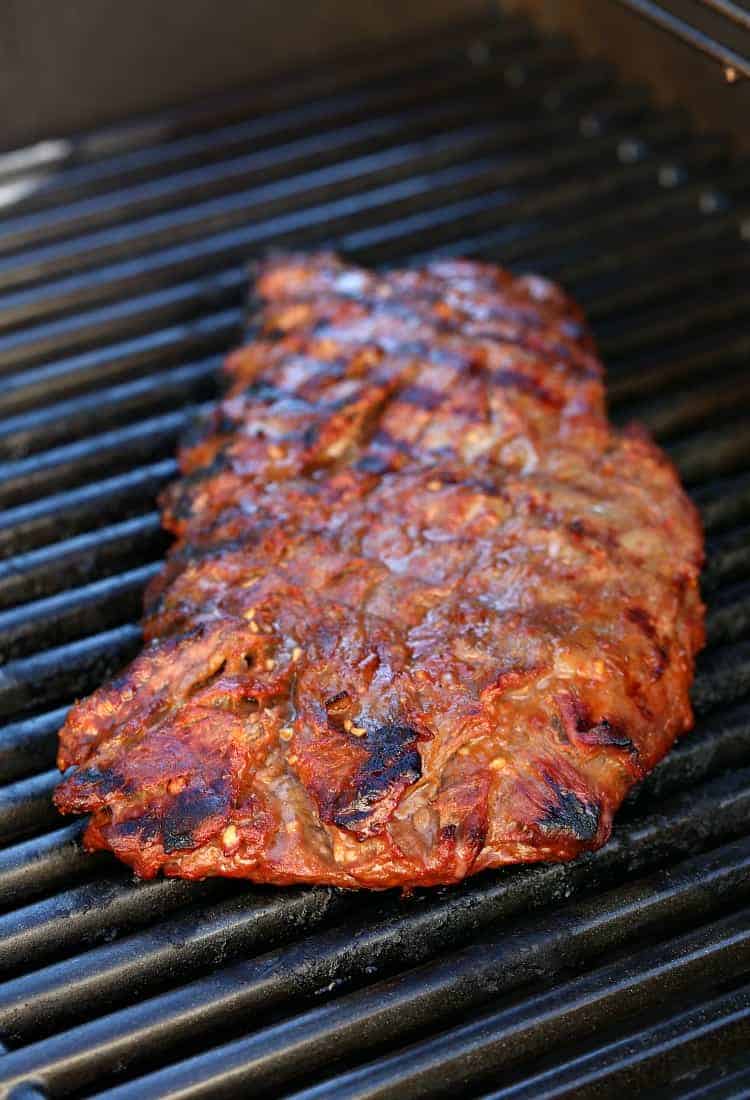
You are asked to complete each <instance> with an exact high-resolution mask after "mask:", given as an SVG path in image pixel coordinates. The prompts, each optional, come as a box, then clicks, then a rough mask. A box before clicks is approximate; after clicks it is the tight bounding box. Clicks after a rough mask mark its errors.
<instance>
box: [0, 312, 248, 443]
mask: <svg viewBox="0 0 750 1100" xmlns="http://www.w3.org/2000/svg"><path fill="white" fill-rule="evenodd" d="M225 335H227V336H228V335H229V334H228V333H227V334H225ZM230 342H231V341H230V340H226V341H225V342H224V346H225V347H226V346H228V345H229V343H230ZM220 363H221V358H220V357H219V358H216V357H215V358H212V359H204V360H201V361H200V362H198V363H195V362H191V363H188V364H187V365H185V366H183V367H172V368H167V369H164V370H159V369H158V367H154V369H153V370H152V371H150V372H149V373H148V374H147V375H146V377H144V378H138V379H136V380H135V381H133V382H123V383H121V384H120V385H117V386H108V387H106V388H105V389H94V390H93V391H92V390H91V389H89V388H87V389H86V391H85V392H84V394H83V395H81V396H78V397H75V398H72V399H69V400H67V401H59V402H56V403H55V404H52V405H42V406H40V407H38V408H36V409H34V410H33V411H30V412H27V413H21V414H19V415H18V416H14V417H9V418H8V419H7V420H0V458H5V459H15V458H25V457H28V456H29V455H30V454H33V453H34V452H36V451H45V450H48V449H52V448H53V447H55V446H62V445H63V444H66V443H72V442H75V441H76V440H79V439H82V438H85V437H87V436H91V435H94V434H95V433H96V432H97V431H99V432H101V431H102V430H104V429H106V428H108V427H112V426H114V425H115V424H123V423H133V421H134V420H140V419H148V418H149V417H151V416H155V415H157V414H158V413H160V412H164V411H166V410H167V409H168V408H169V409H174V408H175V407H177V408H179V407H180V406H181V405H187V404H195V403H197V402H200V401H205V400H206V399H207V398H211V397H215V395H216V381H217V372H218V368H219V365H220ZM71 388H73V387H71Z"/></svg>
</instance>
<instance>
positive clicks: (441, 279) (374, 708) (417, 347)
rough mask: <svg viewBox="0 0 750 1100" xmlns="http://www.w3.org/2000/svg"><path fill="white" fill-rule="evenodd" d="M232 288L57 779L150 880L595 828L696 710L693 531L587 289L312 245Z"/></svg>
mask: <svg viewBox="0 0 750 1100" xmlns="http://www.w3.org/2000/svg"><path fill="white" fill-rule="evenodd" d="M255 305H256V308H255V311H254V314H253V317H252V318H251V321H252V331H251V333H250V334H249V337H248V343H247V345H246V346H245V347H243V348H241V349H240V350H239V351H237V352H235V353H234V354H233V355H232V356H230V358H229V360H228V362H227V364H226V368H225V373H226V380H227V390H226V395H225V398H224V399H223V401H222V402H221V403H220V404H219V405H218V406H217V408H216V409H215V411H213V412H212V413H211V415H210V416H209V417H208V418H207V419H206V420H204V422H203V423H201V424H200V425H198V426H197V427H196V429H195V430H194V431H193V432H192V433H191V437H190V438H189V439H187V440H186V441H185V443H184V445H183V447H182V449H181V452H180V465H181V469H182V475H183V476H182V478H181V479H180V480H179V481H177V482H176V483H175V484H174V485H172V486H171V487H170V488H169V489H168V490H167V492H166V493H165V494H164V497H163V500H162V510H163V517H164V522H165V525H166V526H167V527H168V528H169V530H170V531H172V532H173V533H174V535H175V536H176V541H175V544H174V547H173V549H172V551H171V553H170V556H169V559H168V561H167V563H166V565H165V568H164V570H163V572H162V574H161V575H160V576H159V577H158V578H157V579H156V581H155V582H154V583H152V585H151V587H150V589H149V591H148V592H147V595H146V613H145V620H144V631H145V635H146V639H147V642H148V644H147V645H146V648H145V649H144V650H143V652H142V653H141V655H140V656H139V657H137V658H136V660H135V661H133V663H132V664H131V665H130V666H129V667H128V668H127V669H126V670H125V671H124V672H123V674H122V675H121V676H120V677H118V678H117V679H116V680H114V681H112V682H110V683H109V684H107V685H105V686H104V687H102V688H100V689H99V690H98V691H97V692H95V693H94V694H93V695H92V696H91V697H90V698H88V699H86V700H84V701H83V702H81V703H78V704H77V705H76V706H75V707H74V708H73V709H72V711H71V712H70V715H69V717H68V720H67V722H66V724H65V726H64V728H63V730H62V731H61V735H60V752H59V764H60V767H61V769H68V768H71V767H72V768H73V769H74V770H72V771H70V772H69V773H68V775H67V776H66V778H65V779H64V781H63V782H62V784H61V786H60V787H59V788H58V790H57V793H56V803H57V805H58V807H59V808H60V809H61V810H63V811H64V812H89V813H91V814H92V817H91V821H90V824H89V826H88V829H87V832H86V843H87V844H88V846H89V847H90V848H109V849H111V850H112V851H113V852H115V853H116V854H117V855H118V856H119V857H120V858H121V859H123V860H125V861H126V862H127V863H129V864H131V865H132V866H133V867H134V868H135V869H136V871H137V872H138V873H139V874H140V875H143V876H151V875H154V874H155V873H156V872H157V871H160V870H161V871H163V872H164V873H166V874H170V875H181V876H186V877H202V876H205V875H211V874H221V875H233V876H239V877H246V878H249V879H253V880H255V881H259V882H275V883H282V884H283V883H292V882H319V883H331V884H337V885H342V886H365V887H375V888H382V887H387V886H394V885H402V886H412V885H426V884H434V883H446V882H453V881H456V880H458V879H460V878H462V877H464V876H465V875H468V874H472V873H474V872H476V871H479V870H481V869H483V868H486V867H495V866H499V865H502V864H506V863H515V862H528V861H534V860H558V859H569V858H572V857H574V856H575V855H577V854H578V853H579V852H581V851H583V850H586V849H590V848H595V847H598V846H599V845H601V844H603V843H604V842H605V841H606V839H607V837H608V836H609V833H610V829H611V822H612V816H613V813H614V811H615V810H616V808H617V807H618V805H619V804H620V802H621V801H622V799H623V797H624V795H625V794H626V793H627V791H628V789H629V788H630V787H631V786H632V785H633V783H635V782H636V781H637V780H638V779H640V778H641V777H642V776H643V775H644V774H646V773H647V772H648V771H649V770H650V769H651V768H653V766H654V765H655V764H656V763H657V761H658V760H659V759H660V758H661V757H662V756H663V755H664V753H665V752H666V751H667V750H668V749H669V747H670V745H671V744H672V742H673V741H674V739H675V738H676V737H677V736H678V735H679V734H680V733H682V732H683V731H684V730H686V729H687V728H688V727H689V726H690V724H691V721H692V715H691V709H690V703H689V698H688V691H689V687H690V683H691V679H692V673H693V659H694V655H695V652H696V651H697V649H698V648H700V646H701V645H702V643H703V607H702V604H701V601H700V596H699V592H698V574H699V570H700V566H701V562H702V539H701V533H700V529H699V525H698V522H697V517H696V513H695V511H694V509H693V507H692V505H691V504H690V502H689V501H688V499H687V498H686V496H685V495H684V493H683V491H682V489H681V488H680V485H679V482H678V480H677V477H676V474H675V472H674V470H673V468H672V467H671V465H670V464H669V462H668V461H667V459H666V458H665V456H664V455H663V454H662V453H661V452H660V451H659V450H658V448H657V447H656V446H655V445H654V444H653V443H652V442H651V441H650V440H649V439H648V438H647V437H646V435H645V434H644V433H642V432H641V431H639V430H638V429H636V428H634V429H629V430H626V431H625V432H621V433H620V432H616V431H614V430H613V429H612V428H611V427H610V426H609V424H608V421H607V418H606V412H605V406H604V388H603V380H602V374H603V372H602V368H601V365H600V363H599V361H598V360H597V358H596V355H595V353H594V350H593V346H592V342H591V339H590V337H589V335H588V333H587V331H586V329H585V326H584V323H583V321H582V318H581V315H580V312H579V311H578V309H577V308H576V307H575V306H574V305H573V304H572V303H571V302H570V300H569V299H568V298H567V297H566V296H565V295H564V294H563V293H562V292H561V291H560V290H559V289H558V288H557V287H555V286H554V285H552V284H550V283H548V282H547V281H545V280H542V279H538V278H535V277H528V278H512V277H511V276H510V275H509V274H507V273H506V272H503V271H502V270H500V269H498V268H495V267H492V266H488V265H482V264H477V263H470V262H465V261H449V262H448V261H439V262H435V263H432V264H430V265H429V266H427V267H426V268H424V269H422V270H419V271H402V272H392V273H390V274H387V275H374V274H369V273H367V272H365V271H362V270H360V269H358V268H354V267H352V266H350V265H347V264H344V263H343V262H341V261H340V260H339V259H337V258H336V257H335V256H332V255H330V254H320V255H315V256H308V257H304V256H290V257H278V258H273V259H270V260H268V261H266V262H265V263H264V264H263V265H262V266H261V267H260V269H259V273H258V278H257V282H256V287H255Z"/></svg>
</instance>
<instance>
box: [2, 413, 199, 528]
mask: <svg viewBox="0 0 750 1100" xmlns="http://www.w3.org/2000/svg"><path fill="white" fill-rule="evenodd" d="M202 407H203V406H200V405H194V406H187V407H186V408H183V409H179V410H177V411H175V412H171V413H162V414H161V415H160V416H154V417H150V418H149V419H148V420H141V421H136V423H135V424H130V425H126V426H125V427H124V428H113V429H112V430H111V431H108V432H102V434H101V435H97V436H93V437H88V438H86V439H83V440H80V441H78V442H75V443H68V444H65V445H63V446H62V447H56V448H54V449H53V450H51V451H46V452H45V453H44V454H42V455H34V456H32V457H31V458H22V459H19V460H18V461H16V462H7V463H2V464H0V506H3V507H6V508H10V507H13V506H14V505H16V504H20V503H23V502H24V501H26V500H34V499H38V498H39V496H40V494H41V493H45V494H46V493H56V492H59V491H60V490H61V489H63V488H66V487H69V486H72V485H75V484H77V483H80V482H81V481H84V480H86V479H88V478H90V477H91V475H92V473H96V474H98V475H101V474H102V473H114V472H116V471H117V470H121V469H123V468H125V469H127V468H130V467H132V466H133V465H135V464H138V463H140V464H143V465H145V464H146V463H151V462H153V461H154V459H156V458H159V457H161V456H163V455H166V454H174V450H175V441H176V439H177V437H178V436H179V435H180V433H181V432H182V431H184V429H185V428H186V427H187V426H188V424H189V423H190V421H191V419H192V418H193V416H195V414H196V413H197V412H198V411H199V410H200V409H201V408H202Z"/></svg>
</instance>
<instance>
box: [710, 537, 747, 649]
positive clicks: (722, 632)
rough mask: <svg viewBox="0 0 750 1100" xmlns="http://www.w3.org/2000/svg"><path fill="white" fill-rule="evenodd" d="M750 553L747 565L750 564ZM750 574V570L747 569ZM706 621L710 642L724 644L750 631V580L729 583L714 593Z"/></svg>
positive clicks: (711, 643) (736, 639)
mask: <svg viewBox="0 0 750 1100" xmlns="http://www.w3.org/2000/svg"><path fill="white" fill-rule="evenodd" d="M748 559H750V554H748V558H747V559H746V561H745V566H746V567H747V565H748V564H750V561H748ZM746 573H747V575H748V576H750V570H747V569H746ZM711 595H712V598H711V606H710V607H709V612H708V617H707V621H706V626H707V632H708V644H709V645H711V646H713V645H722V644H726V643H727V642H731V641H738V640H739V639H740V638H742V637H744V636H745V635H746V634H747V633H748V631H750V581H748V580H743V581H741V582H739V583H738V584H733V585H728V586H727V587H726V588H724V589H722V590H721V591H720V592H718V593H712V594H711Z"/></svg>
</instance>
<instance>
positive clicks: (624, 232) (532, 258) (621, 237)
mask: <svg viewBox="0 0 750 1100" xmlns="http://www.w3.org/2000/svg"><path fill="white" fill-rule="evenodd" d="M714 179H715V173H714ZM746 192H747V187H746V184H745V183H744V182H743V177H742V173H737V174H735V175H733V176H732V177H731V178H730V179H724V180H723V181H722V190H721V191H720V192H718V191H716V190H715V189H714V188H712V187H710V186H707V184H706V182H705V180H698V181H697V182H696V181H692V180H691V179H690V178H689V177H688V179H687V181H686V182H684V183H677V184H675V186H674V187H669V188H665V187H664V186H663V185H661V193H660V194H657V195H656V197H654V198H651V199H650V200H648V201H645V200H642V201H641V202H640V203H638V204H637V205H635V206H632V207H631V206H628V205H627V197H626V196H617V197H616V199H615V200H613V202H612V205H611V206H610V207H609V209H605V210H604V211H603V213H602V212H600V211H599V210H598V209H595V210H593V211H590V212H589V213H586V212H585V211H584V212H581V217H580V221H578V220H576V222H575V223H574V224H573V225H571V224H570V223H569V222H563V223H562V224H560V225H556V224H554V223H553V224H544V223H542V224H533V225H531V226H527V227H519V228H517V229H515V230H513V229H512V227H511V228H509V227H505V228H501V229H494V228H493V226H491V225H490V226H487V227H476V226H472V227H471V228H470V230H469V231H468V232H467V231H466V230H463V231H462V232H459V233H458V234H456V235H455V236H454V237H453V238H452V239H451V240H449V241H437V242H436V243H435V246H434V248H430V249H429V250H427V251H425V250H424V241H422V243H421V245H420V244H419V243H417V244H416V247H417V249H418V251H417V252H416V253H415V254H414V257H413V259H414V261H415V262H418V261H423V260H426V259H427V258H428V257H430V256H431V257H435V256H436V255H437V256H455V255H460V254H466V255H472V256H476V257H478V258H480V259H486V260H490V261H493V262H495V263H503V264H506V265H509V266H511V267H513V266H517V265H518V264H519V263H520V262H523V263H533V264H534V265H535V266H536V261H537V258H541V259H545V258H546V257H548V256H549V255H550V254H551V253H552V252H553V251H557V252H558V253H559V252H560V251H561V250H564V254H565V255H566V256H570V255H572V254H573V253H575V251H576V250H577V251H578V252H579V253H581V252H583V253H585V252H587V251H588V252H595V253H596V256H597V266H598V268H601V266H602V265H604V266H610V267H612V266H614V265H615V258H616V257H618V256H621V255H625V254H627V252H628V250H629V249H630V248H632V247H633V242H634V241H635V250H636V251H640V252H643V250H644V248H645V247H647V246H648V243H649V240H650V241H651V242H652V243H653V241H654V239H655V238H657V239H658V237H659V235H660V231H659V219H661V225H662V228H663V219H664V217H668V218H669V220H670V228H671V227H672V226H673V227H674V231H675V234H680V233H681V232H684V231H685V229H686V228H687V229H688V230H690V229H692V228H694V226H695V223H696V219H698V218H705V219H714V218H717V215H718V218H721V217H722V216H723V215H725V214H726V212H727V211H728V210H730V209H731V203H732V202H733V201H734V200H742V201H746V200H747V196H746ZM718 218H717V220H718ZM737 225H738V226H739V218H737ZM480 228H481V232H477V230H478V229H480ZM639 228H640V229H641V231H642V232H641V233H640V234H638V235H636V236H635V238H634V236H633V233H634V230H636V231H637V230H638V229H639ZM605 232H606V233H607V236H608V238H610V239H611V243H612V250H611V251H610V250H608V251H607V253H606V255H605V257H602V255H601V234H602V233H605ZM649 233H650V236H649ZM597 245H598V246H599V247H598V248H597ZM419 249H421V251H419Z"/></svg>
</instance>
